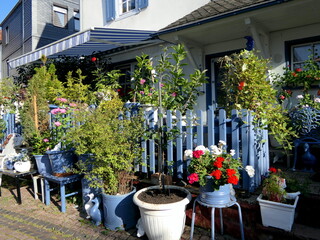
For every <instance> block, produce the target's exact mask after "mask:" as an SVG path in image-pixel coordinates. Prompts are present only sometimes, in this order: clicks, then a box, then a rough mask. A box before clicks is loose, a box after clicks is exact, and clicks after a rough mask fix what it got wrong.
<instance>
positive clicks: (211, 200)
mask: <svg viewBox="0 0 320 240" xmlns="http://www.w3.org/2000/svg"><path fill="white" fill-rule="evenodd" d="M200 201H201V202H203V203H206V204H209V205H214V206H224V205H226V204H228V203H230V202H231V193H230V184H225V185H222V186H220V188H219V190H214V188H213V179H212V178H207V182H206V185H205V186H203V187H201V188H200Z"/></svg>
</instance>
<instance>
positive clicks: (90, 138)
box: [67, 89, 143, 230]
mask: <svg viewBox="0 0 320 240" xmlns="http://www.w3.org/2000/svg"><path fill="white" fill-rule="evenodd" d="M100 90H101V89H100ZM100 90H99V92H100V93H103V96H104V97H103V98H100V100H99V101H98V103H97V106H96V107H95V108H89V109H87V111H83V112H81V113H80V114H76V119H77V120H81V121H80V122H81V123H82V124H81V125H79V126H76V127H74V128H72V129H71V131H70V132H69V133H68V134H67V139H71V140H72V141H73V142H74V144H75V147H76V153H77V154H78V155H86V154H87V155H88V156H90V157H89V158H86V159H83V160H82V161H79V162H78V164H77V168H78V171H77V172H78V173H82V174H84V178H85V179H86V180H87V181H88V183H89V186H90V187H91V188H94V189H101V191H102V200H103V201H102V202H103V209H104V226H105V227H106V228H108V229H112V230H116V229H129V228H132V227H133V226H135V225H136V221H137V217H138V211H137V208H136V206H135V205H134V204H133V201H132V198H133V194H134V193H135V191H136V190H135V188H134V186H133V184H132V183H133V182H132V181H133V179H135V177H134V174H133V170H134V169H133V168H134V165H135V164H138V162H139V160H140V158H141V156H142V148H141V146H140V141H141V139H140V138H141V137H142V136H143V128H142V126H143V125H142V123H143V121H142V119H141V118H140V117H139V115H133V116H131V117H130V118H129V119H128V118H126V117H125V116H126V115H125V109H124V103H123V102H122V101H121V100H120V99H119V96H118V94H117V93H116V92H115V91H113V90H111V89H109V91H107V90H106V89H105V91H100ZM100 95H101V94H100Z"/></svg>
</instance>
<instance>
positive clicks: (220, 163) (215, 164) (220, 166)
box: [213, 161, 222, 168]
mask: <svg viewBox="0 0 320 240" xmlns="http://www.w3.org/2000/svg"><path fill="white" fill-rule="evenodd" d="M213 166H215V167H217V168H222V162H219V161H214V163H213Z"/></svg>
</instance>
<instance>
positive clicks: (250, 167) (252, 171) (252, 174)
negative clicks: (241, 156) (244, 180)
mask: <svg viewBox="0 0 320 240" xmlns="http://www.w3.org/2000/svg"><path fill="white" fill-rule="evenodd" d="M245 170H246V172H247V173H248V175H249V177H251V178H252V177H253V176H254V168H253V167H252V166H250V165H247V166H246V167H245Z"/></svg>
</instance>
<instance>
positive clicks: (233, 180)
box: [228, 175, 239, 185]
mask: <svg viewBox="0 0 320 240" xmlns="http://www.w3.org/2000/svg"><path fill="white" fill-rule="evenodd" d="M238 182H239V179H238V177H237V176H235V175H233V176H230V177H229V178H228V183H231V184H234V185H236V184H238Z"/></svg>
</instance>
